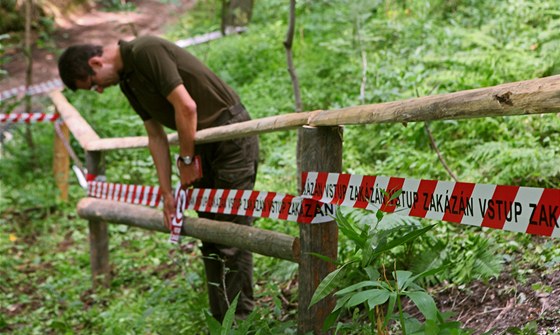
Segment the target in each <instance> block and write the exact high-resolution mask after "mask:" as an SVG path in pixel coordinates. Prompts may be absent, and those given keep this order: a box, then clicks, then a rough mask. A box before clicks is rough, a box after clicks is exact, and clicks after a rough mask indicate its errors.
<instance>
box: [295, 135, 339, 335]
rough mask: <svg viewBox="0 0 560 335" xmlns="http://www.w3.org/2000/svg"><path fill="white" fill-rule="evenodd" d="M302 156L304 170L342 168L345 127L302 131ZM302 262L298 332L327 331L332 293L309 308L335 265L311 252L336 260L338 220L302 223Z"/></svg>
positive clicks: (300, 155) (333, 301)
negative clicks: (325, 323) (322, 281)
mask: <svg viewBox="0 0 560 335" xmlns="http://www.w3.org/2000/svg"><path fill="white" fill-rule="evenodd" d="M300 133H301V146H300V147H299V149H298V157H301V158H303V159H301V163H302V164H301V167H302V170H303V171H325V172H341V171H342V127H340V126H335V127H308V126H304V127H303V129H301V130H300ZM299 227H300V230H299V231H300V247H301V254H300V261H299V276H298V277H299V281H298V285H299V299H298V300H299V302H298V303H299V305H298V334H306V333H308V332H310V331H311V332H313V333H314V334H328V333H329V332H323V331H322V327H323V323H324V321H325V319H326V317H327V316H328V315H329V313H330V312H331V311H332V309H333V308H334V303H335V300H334V298H333V297H332V296H329V297H327V298H325V299H323V300H322V301H320V302H318V303H317V304H315V305H313V307H311V308H309V303H310V301H311V297H312V296H313V293H314V292H315V289H316V288H317V286H318V285H319V283H320V282H321V280H323V278H325V277H326V276H327V275H328V274H329V273H330V272H332V271H334V270H335V268H336V266H335V265H334V264H332V263H329V262H325V261H323V260H321V259H319V258H317V257H315V256H312V255H311V254H310V253H318V254H321V255H324V256H327V257H329V258H330V259H333V260H336V258H337V249H338V228H337V225H336V222H335V221H330V222H326V223H321V224H300V225H299Z"/></svg>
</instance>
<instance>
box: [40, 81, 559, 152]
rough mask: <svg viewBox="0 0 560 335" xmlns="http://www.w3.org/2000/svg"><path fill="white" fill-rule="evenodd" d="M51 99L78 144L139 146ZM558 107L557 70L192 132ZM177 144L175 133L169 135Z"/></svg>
mask: <svg viewBox="0 0 560 335" xmlns="http://www.w3.org/2000/svg"><path fill="white" fill-rule="evenodd" d="M50 96H51V99H52V100H53V103H54V104H55V106H56V107H57V108H58V109H59V112H60V113H61V115H62V117H63V119H64V120H65V122H66V123H67V124H68V127H69V128H70V132H71V133H72V134H73V135H74V137H76V139H78V142H80V145H81V146H82V147H83V148H84V149H86V150H90V151H105V150H113V149H128V148H144V147H147V145H148V138H147V137H146V136H139V137H123V138H111V139H100V138H99V137H98V136H97V134H95V132H94V131H93V129H91V127H90V126H89V125H88V124H87V123H86V122H85V120H83V119H82V118H81V116H80V115H79V114H78V112H76V110H75V109H74V107H72V106H71V105H70V104H69V103H68V101H66V99H65V98H64V96H63V95H62V93H60V92H52V93H51V94H50ZM558 112H560V75H557V76H552V77H546V78H541V79H533V80H526V81H520V82H515V83H508V84H502V85H498V86H493V87H486V88H479V89H475V90H468V91H461V92H455V93H447V94H440V95H434V96H426V97H420V98H413V99H408V100H401V101H395V102H387V103H381V104H372V105H363V106H354V107H348V108H343V109H336V110H318V111H312V112H305V113H291V114H283V115H278V116H271V117H267V118H263V119H256V120H251V121H246V122H240V123H236V124H231V125H226V126H221V127H215V128H208V129H204V130H201V131H199V132H197V134H196V138H195V141H196V143H209V142H218V141H223V140H228V139H234V138H240V137H245V136H250V135H256V134H262V133H267V132H273V131H283V130H289V129H293V128H297V127H300V126H303V125H311V126H335V125H345V124H369V123H399V122H415V121H432V120H447V119H466V118H480V117H493V116H506V115H522V114H539V113H558ZM168 138H169V139H170V143H171V144H177V134H171V135H169V136H168Z"/></svg>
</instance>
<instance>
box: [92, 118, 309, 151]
mask: <svg viewBox="0 0 560 335" xmlns="http://www.w3.org/2000/svg"><path fill="white" fill-rule="evenodd" d="M313 113H314V112H306V113H293V114H284V115H278V116H271V117H266V118H262V119H256V120H250V121H245V122H239V123H234V124H230V125H226V126H221V127H214V128H207V129H203V130H200V131H198V132H197V133H196V137H195V142H196V143H197V144H203V143H210V142H219V141H225V140H231V139H235V138H241V137H246V136H251V135H257V134H262V133H267V132H272V131H282V130H289V129H294V128H297V127H301V126H303V125H305V124H307V119H308V118H309V116H310V115H312V114H313ZM167 138H168V139H169V143H170V144H173V145H177V144H178V143H179V142H178V137H177V134H176V133H174V134H170V135H168V136H167ZM147 146H148V137H147V136H136V137H120V138H110V139H98V140H95V141H92V142H90V143H88V149H89V150H95V151H104V150H114V149H131V148H145V147H147Z"/></svg>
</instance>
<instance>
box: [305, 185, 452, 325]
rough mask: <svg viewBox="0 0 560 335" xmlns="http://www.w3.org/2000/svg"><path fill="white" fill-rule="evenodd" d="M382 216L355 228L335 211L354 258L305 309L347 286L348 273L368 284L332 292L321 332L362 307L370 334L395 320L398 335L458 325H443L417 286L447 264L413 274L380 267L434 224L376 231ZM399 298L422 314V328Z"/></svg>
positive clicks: (441, 317) (325, 282) (328, 279)
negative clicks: (332, 299)
mask: <svg viewBox="0 0 560 335" xmlns="http://www.w3.org/2000/svg"><path fill="white" fill-rule="evenodd" d="M398 195H399V192H396V193H395V194H393V195H392V196H391V197H388V198H389V200H388V201H389V202H390V201H391V200H394V199H395V198H396V197H398ZM385 217H387V216H386V215H385V214H384V213H383V212H381V211H377V212H376V214H375V218H376V221H375V222H373V224H371V225H363V226H361V227H357V226H356V225H355V224H353V222H352V221H351V220H348V217H347V216H346V215H344V214H343V213H342V211H341V210H340V209H339V210H338V211H337V213H336V216H335V220H336V222H337V223H338V227H339V229H340V232H341V233H342V234H343V235H344V236H345V237H346V238H348V240H349V241H351V243H352V244H354V246H355V247H354V254H353V255H350V257H349V259H348V260H346V261H344V262H343V263H341V264H339V267H338V269H336V270H335V271H333V272H331V273H330V274H329V275H327V277H325V278H324V279H323V281H322V282H321V283H320V284H319V286H318V287H317V289H316V291H315V293H314V295H313V297H312V299H311V303H310V306H312V305H314V304H315V303H317V302H318V301H320V300H321V299H323V298H325V297H326V296H328V295H329V294H331V293H332V292H333V291H334V290H335V289H336V288H337V287H340V286H343V287H344V284H343V283H345V282H346V283H347V282H348V278H345V277H348V275H349V274H351V273H352V271H358V272H360V273H362V271H363V274H362V276H363V275H365V276H366V277H367V280H362V281H359V282H358V283H355V284H350V285H349V286H348V285H347V286H346V287H344V288H343V289H340V290H338V291H336V292H335V293H334V296H335V297H336V299H337V303H336V306H335V307H334V309H333V311H332V313H331V315H330V316H329V318H328V319H327V320H326V322H325V328H329V327H331V326H332V325H333V324H334V322H335V321H336V320H337V319H338V318H339V317H340V316H341V314H342V313H343V312H344V311H345V310H351V309H353V308H358V307H360V306H362V305H364V308H365V310H366V313H367V316H368V318H369V320H370V322H371V324H372V329H371V331H372V332H374V331H376V330H377V331H378V332H379V331H381V332H386V331H387V329H388V327H389V321H390V320H398V322H399V324H400V328H401V331H402V332H403V333H406V329H407V328H410V329H415V330H417V331H418V330H420V329H425V328H426V327H431V329H436V328H437V329H442V330H443V329H448V328H454V329H459V325H458V324H457V323H453V322H451V323H450V322H447V320H446V315H444V314H441V313H440V312H439V311H438V309H437V307H436V304H435V302H434V300H433V298H432V297H431V296H430V295H429V294H428V293H427V292H426V291H425V290H424V289H423V288H421V287H420V286H419V285H418V284H417V283H416V281H418V280H420V279H422V278H424V277H427V276H433V275H435V274H437V273H439V272H441V271H443V270H444V269H445V268H446V265H443V266H441V267H439V268H435V269H428V270H426V271H424V272H422V273H419V274H416V275H414V274H413V273H412V272H410V271H406V270H397V269H394V270H393V271H389V272H388V271H387V270H386V267H385V266H386V263H385V260H386V258H385V257H384V256H385V254H387V253H389V252H390V251H391V250H393V249H395V248H398V247H403V246H405V245H407V244H409V243H412V241H415V240H416V239H417V238H419V237H420V236H423V235H424V234H426V233H427V232H428V231H429V230H431V229H432V228H433V225H429V226H426V227H417V226H411V225H407V224H401V225H398V224H397V225H395V226H392V227H386V229H379V226H380V224H381V222H383V219H384V218H385ZM318 256H319V255H318ZM319 257H320V256H319ZM394 264H396V263H394ZM355 277H356V276H354V278H355ZM341 284H342V285H341ZM404 298H407V299H409V300H410V301H411V302H412V303H413V304H414V305H415V306H416V307H417V308H418V309H419V310H420V312H421V313H422V314H423V315H424V318H425V319H426V320H427V321H426V322H425V323H424V324H419V322H418V321H417V320H416V321H413V320H414V318H412V317H410V316H408V315H406V314H405V313H404V312H403V303H402V301H403V299H404ZM428 321H429V322H428ZM438 333H439V332H438Z"/></svg>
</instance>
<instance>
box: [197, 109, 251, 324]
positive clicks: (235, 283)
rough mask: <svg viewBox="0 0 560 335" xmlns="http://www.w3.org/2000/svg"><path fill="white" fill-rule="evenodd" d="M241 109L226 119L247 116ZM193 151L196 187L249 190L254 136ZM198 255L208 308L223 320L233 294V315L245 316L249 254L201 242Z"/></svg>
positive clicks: (248, 297)
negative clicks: (197, 159)
mask: <svg viewBox="0 0 560 335" xmlns="http://www.w3.org/2000/svg"><path fill="white" fill-rule="evenodd" d="M249 119H250V118H249V115H248V114H247V112H246V111H245V110H244V109H242V110H241V111H239V110H238V111H236V113H235V114H232V118H231V119H230V120H229V121H228V122H227V123H226V124H229V123H235V122H241V121H246V120H249ZM195 151H196V153H197V154H199V155H200V156H201V158H202V170H203V178H202V179H201V180H199V181H198V182H196V183H195V184H194V186H195V187H196V188H216V189H240V190H250V189H253V187H254V185H255V177H256V173H257V165H258V153H259V144H258V137H257V136H251V137H246V138H240V139H234V140H228V141H223V142H217V143H208V144H201V145H197V146H196V148H195ZM198 215H199V217H202V218H206V219H212V220H218V221H229V222H234V223H237V224H243V225H251V224H252V222H253V221H254V219H253V218H250V217H244V216H236V215H224V214H213V213H202V212H199V213H198ZM201 251H202V255H203V259H204V267H205V270H206V280H207V285H208V297H209V303H210V312H211V313H212V315H213V316H214V317H215V318H216V319H217V320H219V321H220V322H221V321H222V320H223V318H224V316H225V314H226V311H227V309H228V307H229V304H230V303H231V302H232V301H233V299H235V297H236V296H237V294H240V295H239V300H238V303H237V310H236V316H237V317H238V318H245V317H246V316H247V315H248V314H249V313H250V312H251V310H252V309H253V307H254V298H253V256H252V254H251V253H250V252H248V251H245V250H242V249H239V248H233V247H230V246H225V245H220V244H214V243H206V242H203V243H202V249H201Z"/></svg>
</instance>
